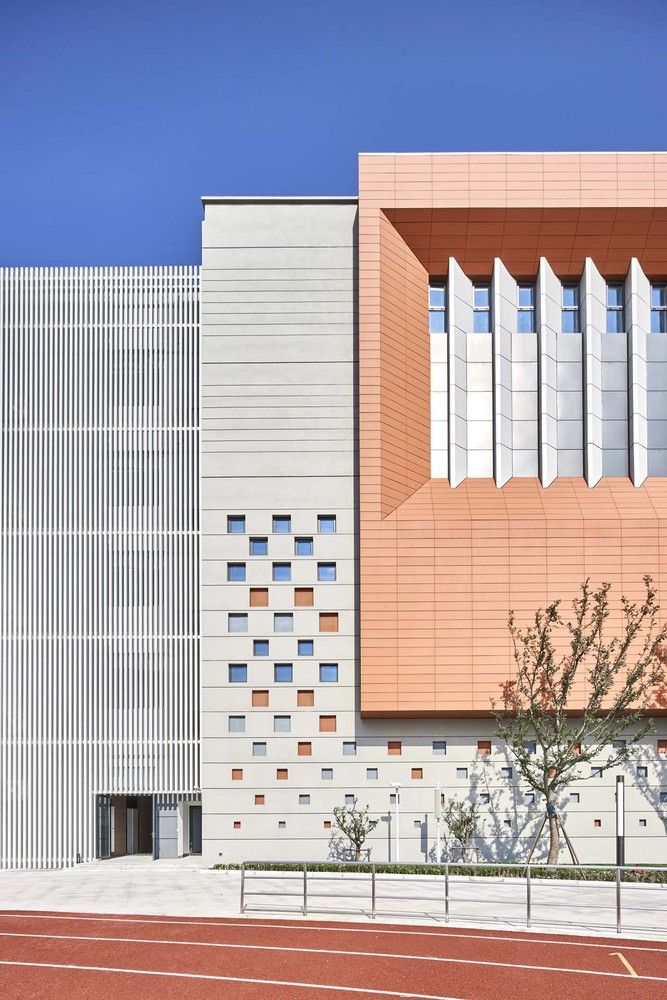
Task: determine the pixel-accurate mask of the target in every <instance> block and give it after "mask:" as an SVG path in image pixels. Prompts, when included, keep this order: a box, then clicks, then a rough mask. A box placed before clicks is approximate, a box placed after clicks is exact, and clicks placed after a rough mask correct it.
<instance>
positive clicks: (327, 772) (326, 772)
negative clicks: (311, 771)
mask: <svg viewBox="0 0 667 1000" xmlns="http://www.w3.org/2000/svg"><path fill="white" fill-rule="evenodd" d="M321 778H322V781H333V767H323V768H322V771H321Z"/></svg>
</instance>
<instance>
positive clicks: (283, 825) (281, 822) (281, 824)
mask: <svg viewBox="0 0 667 1000" xmlns="http://www.w3.org/2000/svg"><path fill="white" fill-rule="evenodd" d="M278 829H279V830H286V829H287V823H286V822H285V820H284V819H279V820H278Z"/></svg>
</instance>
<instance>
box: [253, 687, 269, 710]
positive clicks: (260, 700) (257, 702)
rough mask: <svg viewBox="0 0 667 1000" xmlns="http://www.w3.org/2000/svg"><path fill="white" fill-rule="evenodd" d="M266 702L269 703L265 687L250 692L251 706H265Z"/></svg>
mask: <svg viewBox="0 0 667 1000" xmlns="http://www.w3.org/2000/svg"><path fill="white" fill-rule="evenodd" d="M268 704H269V692H268V690H267V689H266V688H264V689H262V690H260V691H253V693H252V705H253V708H267V707H268Z"/></svg>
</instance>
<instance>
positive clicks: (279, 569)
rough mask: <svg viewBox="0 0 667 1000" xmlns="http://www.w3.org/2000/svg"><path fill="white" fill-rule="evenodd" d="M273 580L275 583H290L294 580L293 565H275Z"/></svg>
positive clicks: (272, 572) (272, 571)
mask: <svg viewBox="0 0 667 1000" xmlns="http://www.w3.org/2000/svg"><path fill="white" fill-rule="evenodd" d="M271 579H272V580H273V581H274V583H289V581H290V580H291V579H292V564H291V563H288V562H287V563H274V564H273V567H272V570H271Z"/></svg>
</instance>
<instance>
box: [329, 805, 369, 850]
mask: <svg viewBox="0 0 667 1000" xmlns="http://www.w3.org/2000/svg"><path fill="white" fill-rule="evenodd" d="M334 819H335V821H336V826H337V827H338V829H339V830H340V831H341V833H342V834H344V836H346V837H347V839H348V840H349V842H350V850H351V851H353V852H354V860H355V861H359V860H360V858H361V849H362V847H363V846H364V843H365V842H366V838H367V837H368V836H369V834H371V833H372V832H373V830H374V829H375V827H376V826H377V825H378V823H379V820H377V819H371V818H370V816H369V815H368V806H365V807H364V808H363V809H359V808H357V799H356V796H355V798H354V801H353V803H352V805H351V806H336V807H335V808H334Z"/></svg>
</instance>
